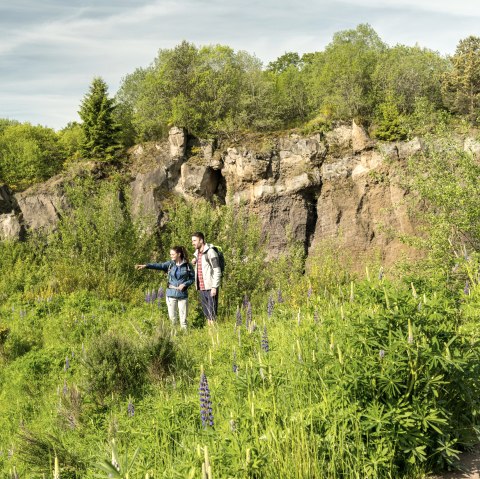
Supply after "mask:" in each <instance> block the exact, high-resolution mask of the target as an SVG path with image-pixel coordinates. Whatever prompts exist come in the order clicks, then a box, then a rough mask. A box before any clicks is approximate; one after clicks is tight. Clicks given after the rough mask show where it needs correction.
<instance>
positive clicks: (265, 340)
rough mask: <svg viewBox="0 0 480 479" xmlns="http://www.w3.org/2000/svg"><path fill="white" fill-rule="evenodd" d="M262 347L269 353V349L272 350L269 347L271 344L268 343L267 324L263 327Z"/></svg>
mask: <svg viewBox="0 0 480 479" xmlns="http://www.w3.org/2000/svg"><path fill="white" fill-rule="evenodd" d="M262 349H263V351H264V352H265V353H268V351H269V350H270V347H269V344H268V334H267V326H264V327H263V334H262Z"/></svg>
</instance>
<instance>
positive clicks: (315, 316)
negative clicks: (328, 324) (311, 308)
mask: <svg viewBox="0 0 480 479" xmlns="http://www.w3.org/2000/svg"><path fill="white" fill-rule="evenodd" d="M313 320H314V321H315V322H316V323H318V311H317V310H315V312H314V313H313Z"/></svg>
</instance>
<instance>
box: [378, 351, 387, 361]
mask: <svg viewBox="0 0 480 479" xmlns="http://www.w3.org/2000/svg"><path fill="white" fill-rule="evenodd" d="M378 357H379V358H380V360H382V359H383V358H384V357H385V350H383V349H380V351H379V352H378Z"/></svg>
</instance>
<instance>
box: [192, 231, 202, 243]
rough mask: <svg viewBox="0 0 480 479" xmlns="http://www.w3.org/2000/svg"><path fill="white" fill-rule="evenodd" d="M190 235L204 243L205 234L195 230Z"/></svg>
mask: <svg viewBox="0 0 480 479" xmlns="http://www.w3.org/2000/svg"><path fill="white" fill-rule="evenodd" d="M192 236H195V237H196V238H199V239H201V240H202V241H203V242H204V243H205V236H204V235H203V233H200V231H197V232H196V233H192Z"/></svg>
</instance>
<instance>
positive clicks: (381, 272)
mask: <svg viewBox="0 0 480 479" xmlns="http://www.w3.org/2000/svg"><path fill="white" fill-rule="evenodd" d="M382 279H383V267H381V268H380V270H379V272H378V280H379V281H382Z"/></svg>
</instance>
